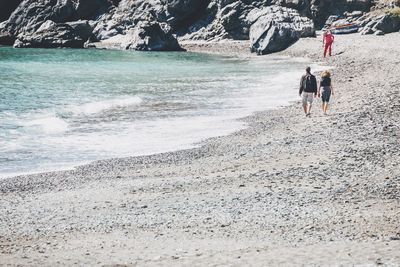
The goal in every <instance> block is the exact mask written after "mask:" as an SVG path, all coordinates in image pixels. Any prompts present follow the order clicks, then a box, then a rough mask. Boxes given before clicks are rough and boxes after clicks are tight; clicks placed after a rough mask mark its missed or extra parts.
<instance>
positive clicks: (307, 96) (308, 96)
mask: <svg viewBox="0 0 400 267" xmlns="http://www.w3.org/2000/svg"><path fill="white" fill-rule="evenodd" d="M313 101H314V93H307V92H303V106H307V104H309V105H310V106H311V105H312V103H313Z"/></svg>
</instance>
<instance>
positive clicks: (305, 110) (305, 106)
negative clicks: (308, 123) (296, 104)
mask: <svg viewBox="0 0 400 267" xmlns="http://www.w3.org/2000/svg"><path fill="white" fill-rule="evenodd" d="M302 103H303V110H304V113H305V114H307V93H305V92H303V99H302Z"/></svg>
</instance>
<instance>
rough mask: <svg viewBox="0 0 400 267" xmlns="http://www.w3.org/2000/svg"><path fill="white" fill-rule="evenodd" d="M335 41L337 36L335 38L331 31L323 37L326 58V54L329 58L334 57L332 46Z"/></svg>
mask: <svg viewBox="0 0 400 267" xmlns="http://www.w3.org/2000/svg"><path fill="white" fill-rule="evenodd" d="M334 41H335V36H333V34H332V32H331V31H330V30H328V31H326V32H324V34H323V36H322V47H323V48H324V57H326V53H328V54H329V56H332V44H333V42H334Z"/></svg>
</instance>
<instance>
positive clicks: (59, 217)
mask: <svg viewBox="0 0 400 267" xmlns="http://www.w3.org/2000/svg"><path fill="white" fill-rule="evenodd" d="M399 43H400V34H399V33H392V34H387V35H384V36H373V35H369V36H360V35H358V34H352V35H343V36H336V41H335V44H334V47H333V56H332V57H330V58H327V59H323V58H322V55H321V54H322V43H321V39H320V38H319V37H318V38H304V39H301V40H300V41H299V42H297V43H296V44H294V45H293V46H291V47H290V48H288V49H287V50H285V51H284V52H280V53H278V56H290V57H305V58H309V59H311V60H312V61H313V62H316V63H318V64H321V65H327V66H330V67H329V68H330V69H331V70H332V71H333V77H332V79H333V85H334V88H335V96H333V98H332V103H331V104H332V105H331V108H330V109H329V111H328V115H327V116H324V115H323V113H322V110H321V109H320V100H316V101H315V102H314V103H315V105H314V106H313V109H312V115H311V117H310V118H306V117H305V115H304V113H303V111H302V107H301V103H300V98H299V101H297V102H294V103H292V104H291V105H289V106H287V107H282V108H280V109H276V110H267V111H264V112H259V113H256V114H254V115H252V116H249V117H246V118H244V119H243V122H245V123H246V124H247V125H248V127H247V128H246V129H243V130H240V131H238V132H236V133H234V134H231V135H228V136H222V137H217V138H212V139H209V140H206V141H204V142H203V143H201V144H200V145H199V146H198V147H197V148H194V149H189V150H182V151H177V152H170V153H163V154H156V155H151V156H143V157H132V158H117V159H110V160H104V161H97V162H93V163H91V164H88V165H84V166H80V167H77V168H75V169H74V170H70V171H62V172H52V173H43V174H35V175H28V176H19V177H12V178H7V179H2V180H0V196H1V197H0V265H3V266H61V265H67V266H69V265H78V266H188V265H191V266H377V265H382V266H399V265H400V150H399V147H400V116H399V114H400V78H399V77H400V76H399V73H400V46H399V45H398V44H399ZM184 47H185V48H186V49H188V50H190V51H206V52H215V53H235V54H241V55H243V56H252V55H250V54H249V52H248V45H247V44H246V43H241V42H237V43H233V44H232V45H231V46H229V48H230V50H232V51H226V50H223V49H221V47H218V46H217V45H215V47H218V48H217V49H213V46H210V45H205V44H202V45H200V46H196V45H195V44H186V46H185V44H184ZM225 47H226V46H225ZM222 50H223V51H222ZM273 56H276V54H274V55H273ZM265 57H269V56H268V55H267V56H265ZM304 67H306V66H304ZM315 74H316V75H317V76H318V75H319V74H318V73H315ZM299 79H300V77H299Z"/></svg>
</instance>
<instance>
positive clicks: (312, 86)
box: [299, 67, 318, 117]
mask: <svg viewBox="0 0 400 267" xmlns="http://www.w3.org/2000/svg"><path fill="white" fill-rule="evenodd" d="M317 87H318V86H317V79H316V78H315V76H314V75H312V74H311V68H310V67H307V68H306V74H304V75H303V76H302V77H301V80H300V90H299V95H300V96H301V97H302V102H303V109H304V113H305V114H306V116H307V117H309V116H311V107H312V103H313V101H314V97H316V96H317Z"/></svg>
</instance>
